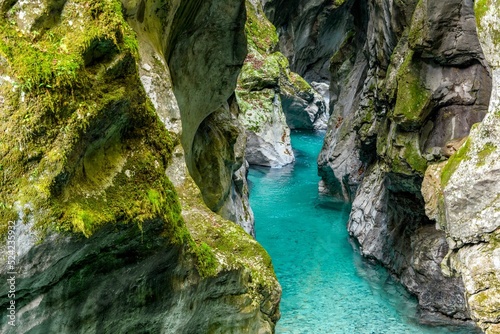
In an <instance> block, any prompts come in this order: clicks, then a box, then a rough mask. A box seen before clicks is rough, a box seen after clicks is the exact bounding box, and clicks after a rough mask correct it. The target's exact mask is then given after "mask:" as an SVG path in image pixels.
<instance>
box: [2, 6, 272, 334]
mask: <svg viewBox="0 0 500 334" xmlns="http://www.w3.org/2000/svg"><path fill="white" fill-rule="evenodd" d="M0 4H1V15H2V17H3V18H5V19H2V20H1V21H0V104H1V113H0V117H1V121H0V127H1V128H2V129H1V130H2V133H3V134H4V135H3V136H2V138H1V145H0V150H1V151H0V159H1V160H0V171H1V173H2V187H1V190H0V202H1V205H0V210H1V213H2V217H4V221H2V224H1V235H2V244H1V246H0V247H1V253H2V254H3V255H5V257H2V258H1V261H0V262H1V263H0V264H1V266H2V267H3V268H5V267H6V265H7V261H8V258H7V256H6V255H7V254H8V252H7V250H8V249H7V242H6V239H7V236H11V235H12V236H14V240H15V248H16V256H15V257H16V263H15V265H14V267H13V268H12V269H15V270H16V272H17V274H16V293H15V294H16V296H15V299H14V300H15V307H16V317H17V319H16V324H17V327H16V328H15V329H14V328H13V327H11V326H10V325H9V324H8V318H7V317H2V319H1V320H0V326H1V331H2V332H5V333H10V332H28V331H29V332H32V333H49V332H51V333H53V332H57V333H88V332H100V331H102V332H110V331H113V332H123V333H125V332H134V333H151V332H154V333H179V332H213V333H227V332H263V333H271V332H273V330H274V325H275V323H276V321H277V320H278V318H279V310H278V302H279V298H280V287H279V284H278V283H277V281H276V278H275V277H274V273H273V269H272V265H271V261H270V259H269V256H268V255H267V253H266V252H265V251H264V250H263V249H262V248H261V247H260V246H259V245H258V244H257V243H256V242H255V241H254V240H253V239H252V238H251V237H250V236H249V235H248V234H247V233H245V232H244V231H243V229H241V228H240V227H238V226H237V225H235V224H234V223H232V222H229V221H227V220H225V219H223V218H222V217H220V216H218V215H216V214H214V213H213V212H212V211H219V212H221V213H223V214H224V215H225V216H227V217H228V218H231V219H233V218H234V220H236V221H238V220H241V221H247V222H248V221H249V220H251V217H250V216H251V212H244V211H245V206H244V204H245V203H244V201H245V196H247V194H246V193H245V192H246V191H247V190H246V183H245V182H246V181H245V179H244V177H242V175H241V173H242V172H241V168H244V161H243V158H242V155H243V153H242V151H243V150H244V140H242V139H241V136H240V134H241V133H243V130H242V128H241V126H240V125H239V124H238V122H237V120H236V118H237V117H236V115H235V113H237V111H236V110H237V108H236V107H235V103H234V98H233V97H232V93H233V91H234V88H235V85H236V78H237V76H238V73H239V69H240V67H241V65H242V63H243V60H244V57H245V53H246V49H245V36H244V30H243V29H244V22H245V9H244V2H243V1H240V2H237V3H235V2H234V1H225V0H220V1H212V2H210V3H208V2H204V1H175V2H164V1H161V0H158V1H123V6H122V4H121V3H120V2H119V1H116V0H106V1H79V0H67V1H51V0H44V1H36V2H24V1H7V2H5V1H4V2H0ZM124 14H125V16H124ZM125 20H128V22H129V23H130V25H129V24H128V23H127V22H126V21H125ZM131 27H132V28H133V29H132V28H131ZM134 30H135V32H134ZM205 48H207V49H205ZM214 48H215V50H216V51H217V52H216V53H209V52H207V50H209V49H211V50H212V51H213V50H214ZM210 55H217V57H215V56H214V57H211V56H210ZM193 78H196V79H195V80H193ZM214 124H216V126H214ZM209 149H210V150H212V149H213V150H218V151H219V152H220V155H218V156H215V157H212V156H211V155H207V153H206V152H207V150H209ZM217 164H218V165H217ZM208 166H210V168H214V170H213V173H212V174H207V168H208ZM215 166H219V167H218V169H217V168H215ZM165 171H167V174H168V177H167V175H166V174H165ZM215 172H217V173H215ZM191 175H192V178H191ZM207 175H209V176H210V177H211V178H208V177H207ZM193 179H194V181H193ZM195 181H196V183H197V185H198V186H199V187H200V188H198V186H197V185H196V184H195ZM238 201H239V202H238ZM205 203H206V204H207V205H208V206H209V207H210V209H211V210H209V208H207V206H206V204H205ZM235 208H236V209H235ZM238 208H239V209H238ZM231 215H233V216H231ZM238 215H241V216H244V217H243V218H239V217H238ZM9 221H12V222H13V224H11V223H9ZM9 226H14V228H12V227H11V228H10V229H9ZM247 227H248V230H249V231H250V232H251V228H253V226H252V225H250V226H247ZM11 271H12V270H11ZM2 278H3V279H5V272H4V271H2ZM8 291H9V290H8V287H7V286H5V285H3V286H2V288H1V290H0V305H1V307H2V308H4V309H6V308H7V306H8V305H11V300H13V299H12V298H11V297H9V296H8V295H9V293H8ZM117 315H119V316H117Z"/></svg>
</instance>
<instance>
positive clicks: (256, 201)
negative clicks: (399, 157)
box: [248, 132, 469, 334]
mask: <svg viewBox="0 0 500 334" xmlns="http://www.w3.org/2000/svg"><path fill="white" fill-rule="evenodd" d="M322 140H323V138H322V135H321V134H314V133H305V132H295V133H293V134H292V145H293V147H294V152H295V154H296V159H297V161H296V162H295V164H293V165H292V166H287V167H284V168H281V169H269V168H252V169H250V172H249V176H248V178H249V181H250V186H251V188H250V203H251V205H252V208H253V210H254V213H255V221H256V232H257V240H258V241H259V242H260V243H261V244H262V245H263V246H264V247H265V248H266V249H267V251H268V252H269V254H270V255H271V257H272V259H273V263H274V268H275V271H276V274H277V276H278V280H279V281H280V283H281V285H282V288H283V296H282V300H281V306H280V307H281V320H280V321H279V322H278V326H277V329H276V332H277V333H290V334H295V333H297V334H299V333H300V334H302V333H311V334H316V333H332V334H343V333H345V334H358V333H359V334H364V333H367V334H382V333H387V334H389V333H391V334H398V333H409V334H413V333H419V334H427V333H429V334H431V333H436V334H437V333H460V331H458V330H456V329H455V331H454V329H453V328H445V327H424V326H422V325H419V324H418V323H417V321H416V302H415V300H414V299H413V298H412V297H410V296H409V295H408V294H407V293H406V291H405V290H404V289H403V288H402V287H401V286H400V285H398V284H396V283H395V282H394V281H393V280H392V279H391V278H390V276H389V275H388V274H387V273H386V271H385V270H383V269H381V268H379V267H377V266H375V265H373V264H370V263H368V262H367V261H364V260H362V258H361V256H360V255H359V254H357V253H356V252H355V250H354V249H355V248H353V247H352V246H351V244H350V242H349V237H348V233H347V230H346V222H347V218H348V215H349V209H350V208H349V207H347V206H345V205H341V204H334V203H332V202H330V201H329V200H328V199H327V198H324V197H322V196H320V195H318V181H319V178H318V176H317V167H316V157H317V156H318V153H319V151H320V149H321V145H322ZM462 333H469V331H464V330H463V329H462Z"/></svg>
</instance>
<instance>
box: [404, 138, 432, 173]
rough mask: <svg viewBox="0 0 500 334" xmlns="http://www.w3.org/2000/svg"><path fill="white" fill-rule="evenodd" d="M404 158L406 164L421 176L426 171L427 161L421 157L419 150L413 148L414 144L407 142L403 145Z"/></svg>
mask: <svg viewBox="0 0 500 334" xmlns="http://www.w3.org/2000/svg"><path fill="white" fill-rule="evenodd" d="M404 158H405V160H406V162H407V163H408V164H409V165H410V166H411V168H413V169H414V170H416V171H417V172H419V173H421V174H422V175H423V174H424V173H425V170H426V169H427V160H426V159H425V158H423V157H422V155H421V154H420V150H419V149H418V148H417V147H415V142H408V143H406V144H405V150H404Z"/></svg>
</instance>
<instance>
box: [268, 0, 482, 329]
mask: <svg viewBox="0 0 500 334" xmlns="http://www.w3.org/2000/svg"><path fill="white" fill-rule="evenodd" d="M283 7H284V6H283V2H282V1H276V0H275V1H267V2H266V5H265V8H266V12H267V13H268V15H269V16H270V18H271V20H272V22H273V23H275V24H276V25H277V27H278V31H279V32H280V45H281V47H282V48H284V50H285V51H284V53H285V54H286V55H287V57H288V58H289V59H290V62H291V67H292V69H296V70H297V71H298V72H299V74H302V75H304V77H305V78H307V79H309V80H318V81H327V80H331V85H330V108H331V117H330V121H329V124H328V130H327V134H326V137H325V145H324V147H323V150H322V152H321V154H320V156H319V159H318V163H319V173H320V175H321V177H322V184H321V187H322V188H323V189H325V190H327V191H329V192H330V193H331V194H332V195H333V196H335V197H337V198H338V199H339V200H346V201H352V203H353V206H352V212H351V215H350V219H349V222H348V229H349V232H350V233H351V235H352V236H353V237H354V238H355V239H356V240H357V241H358V242H359V246H360V249H361V252H362V254H363V255H365V256H367V257H370V258H374V259H376V260H378V261H380V262H381V263H382V264H384V266H386V267H387V268H388V269H389V270H390V271H391V272H392V273H393V274H394V275H396V276H397V277H399V279H400V280H401V282H402V283H403V284H404V285H405V286H406V287H407V288H408V289H409V290H410V291H411V292H412V293H414V294H415V295H416V296H417V297H418V299H419V304H420V310H421V313H422V315H423V316H422V319H423V320H425V321H429V322H440V321H445V322H447V321H450V319H456V320H457V321H459V322H460V321H462V320H467V319H469V318H470V315H469V311H468V306H467V301H466V300H465V298H464V284H463V281H462V280H461V279H460V278H459V277H448V276H445V275H443V273H442V271H441V262H442V260H443V258H444V257H445V255H446V254H447V253H448V250H449V246H448V243H447V238H446V237H447V235H446V233H445V231H442V230H439V229H437V228H436V226H435V222H434V220H435V219H436V217H435V216H432V215H431V216H430V217H427V215H426V212H425V209H424V198H423V196H422V194H421V188H422V181H423V179H424V174H425V172H426V169H427V166H428V165H429V164H434V163H437V162H440V161H444V160H446V159H448V157H449V156H450V155H451V154H452V153H453V152H454V151H455V150H456V149H457V148H458V147H459V145H460V144H461V142H463V141H462V139H463V138H464V137H466V136H467V135H468V134H469V131H470V129H471V127H472V125H473V124H474V123H477V122H480V121H481V120H482V119H483V118H484V116H485V114H486V112H487V106H488V101H489V97H490V91H491V77H490V75H489V72H488V65H487V63H486V61H485V59H484V56H483V53H482V50H481V47H480V44H479V40H478V37H477V34H476V27H475V20H474V12H473V2H472V1H469V0H463V1H462V0H454V1H446V2H441V3H431V2H430V1H424V0H421V1H398V2H392V1H384V0H373V1H365V0H359V1H358V0H356V1H354V0H352V1H339V2H331V1H299V0H298V1H294V2H293V6H288V7H287V9H286V10H283V11H281V10H278V8H283ZM322 45H325V47H324V48H323V47H321V46H322ZM326 45H328V46H326ZM325 50H327V51H325ZM328 69H329V71H328ZM328 72H329V73H328ZM443 315H445V317H443Z"/></svg>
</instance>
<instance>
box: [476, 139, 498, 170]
mask: <svg viewBox="0 0 500 334" xmlns="http://www.w3.org/2000/svg"><path fill="white" fill-rule="evenodd" d="M496 150H497V147H496V145H494V144H493V143H486V144H485V145H484V147H483V148H482V149H481V150H480V151H479V152H478V153H477V158H478V161H477V166H478V167H480V166H483V165H484V164H485V163H486V158H487V157H488V156H489V155H490V154H491V153H493V152H494V151H496Z"/></svg>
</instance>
